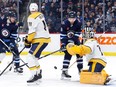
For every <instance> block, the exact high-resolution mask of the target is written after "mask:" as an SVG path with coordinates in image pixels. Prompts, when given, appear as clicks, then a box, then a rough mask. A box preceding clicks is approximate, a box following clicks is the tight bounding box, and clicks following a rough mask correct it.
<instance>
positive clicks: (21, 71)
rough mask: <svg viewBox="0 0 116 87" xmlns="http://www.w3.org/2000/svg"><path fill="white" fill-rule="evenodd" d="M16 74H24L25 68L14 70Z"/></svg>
mask: <svg viewBox="0 0 116 87" xmlns="http://www.w3.org/2000/svg"><path fill="white" fill-rule="evenodd" d="M14 72H17V73H23V68H14Z"/></svg>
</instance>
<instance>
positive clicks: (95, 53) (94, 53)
mask: <svg viewBox="0 0 116 87" xmlns="http://www.w3.org/2000/svg"><path fill="white" fill-rule="evenodd" d="M84 45H85V46H88V47H90V48H91V53H90V54H86V59H87V61H88V62H89V61H90V60H91V59H93V58H94V59H101V60H103V61H104V62H106V58H105V57H104V55H103V53H102V51H101V48H100V45H99V43H98V42H97V40H95V39H88V40H87V41H86V42H85V43H84Z"/></svg>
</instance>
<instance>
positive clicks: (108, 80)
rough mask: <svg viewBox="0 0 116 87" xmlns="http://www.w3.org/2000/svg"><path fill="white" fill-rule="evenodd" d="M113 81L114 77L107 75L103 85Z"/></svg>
mask: <svg viewBox="0 0 116 87" xmlns="http://www.w3.org/2000/svg"><path fill="white" fill-rule="evenodd" d="M115 81H116V79H113V78H112V77H111V76H108V77H107V79H106V82H105V83H104V85H110V84H111V83H113V82H115Z"/></svg>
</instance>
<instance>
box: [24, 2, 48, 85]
mask: <svg viewBox="0 0 116 87" xmlns="http://www.w3.org/2000/svg"><path fill="white" fill-rule="evenodd" d="M29 9H30V12H31V14H30V15H29V17H28V20H27V23H28V28H29V31H28V35H27V37H26V39H25V47H26V48H30V50H29V54H28V57H27V63H28V66H29V70H30V72H31V75H32V76H31V78H30V79H29V80H28V81H27V83H33V82H35V81H37V80H39V79H41V78H42V75H41V70H40V65H39V62H38V59H39V57H40V55H41V52H42V51H43V50H44V49H45V47H46V46H47V45H48V43H49V42H50V37H49V31H48V27H47V24H46V21H45V18H44V15H43V14H42V13H41V12H38V5H37V4H36V3H31V4H30V7H29Z"/></svg>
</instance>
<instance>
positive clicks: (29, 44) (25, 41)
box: [24, 36, 31, 48]
mask: <svg viewBox="0 0 116 87" xmlns="http://www.w3.org/2000/svg"><path fill="white" fill-rule="evenodd" d="M24 44H25V48H30V47H31V43H30V42H29V41H28V40H27V36H26V37H25V40H24Z"/></svg>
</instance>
